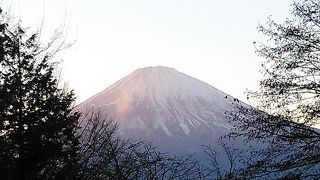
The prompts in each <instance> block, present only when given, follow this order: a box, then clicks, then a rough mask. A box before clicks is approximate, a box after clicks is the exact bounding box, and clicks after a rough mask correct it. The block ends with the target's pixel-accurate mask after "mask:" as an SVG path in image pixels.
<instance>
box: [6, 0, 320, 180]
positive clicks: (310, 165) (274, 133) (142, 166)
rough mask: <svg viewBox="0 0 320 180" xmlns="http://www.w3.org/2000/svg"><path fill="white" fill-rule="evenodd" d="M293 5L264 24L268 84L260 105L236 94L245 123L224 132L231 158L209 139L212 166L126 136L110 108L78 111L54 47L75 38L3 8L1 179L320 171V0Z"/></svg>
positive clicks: (235, 117)
mask: <svg viewBox="0 0 320 180" xmlns="http://www.w3.org/2000/svg"><path fill="white" fill-rule="evenodd" d="M291 13H292V16H293V18H292V19H287V20H286V21H284V22H282V23H277V22H275V21H273V20H271V19H270V20H269V21H268V24H267V25H266V26H262V25H261V26H259V27H258V29H259V32H261V33H262V34H264V35H265V36H266V37H268V38H269V41H268V42H266V43H264V44H262V43H261V44H260V43H254V44H255V47H256V51H257V54H258V55H260V56H262V57H263V58H265V61H264V62H263V63H262V70H261V71H262V73H263V79H262V80H261V81H260V89H259V91H255V92H248V98H250V99H253V100H255V101H256V102H258V104H257V108H252V107H250V106H247V105H244V104H243V103H240V102H239V101H237V100H236V101H234V102H235V106H237V107H238V108H237V109H236V110H234V111H232V112H227V113H226V114H227V115H228V116H229V117H230V119H231V120H232V121H234V122H235V123H233V124H235V128H234V130H235V131H234V132H232V133H230V134H229V135H227V136H225V137H221V141H220V146H221V147H222V149H223V153H224V155H225V156H226V157H227V161H228V162H219V156H220V155H219V153H217V150H216V149H217V147H211V146H207V147H205V148H204V151H205V152H206V153H207V155H208V160H209V161H210V162H211V166H209V167H207V166H202V165H200V164H199V162H197V161H196V160H194V158H193V157H192V156H188V157H179V156H174V155H170V154H165V153H161V152H159V151H158V150H157V149H156V148H155V147H154V146H153V145H152V144H150V143H148V142H144V141H132V140H124V139H121V138H120V137H119V136H118V135H117V124H115V123H114V122H112V121H111V120H110V118H109V117H108V116H105V115H104V114H101V113H100V112H94V111H89V112H86V113H82V114H81V113H79V112H76V111H75V110H74V100H75V95H74V93H73V91H69V90H68V89H66V88H65V87H64V86H63V85H62V84H61V83H60V82H59V79H58V78H57V76H56V75H55V73H56V62H54V60H53V57H54V55H56V54H57V53H59V52H60V51H62V50H64V49H65V48H68V47H69V44H67V43H65V42H64V40H63V39H64V37H63V33H60V32H58V33H56V34H54V35H53V36H52V38H51V40H50V41H49V42H47V43H43V42H41V41H40V34H41V32H35V33H30V32H28V31H27V28H24V27H22V26H21V25H20V23H19V22H14V18H11V17H10V16H9V15H8V14H7V13H4V12H2V11H0V179H1V180H2V179H3V180H6V179H19V180H24V179H28V180H29V179H30V180H31V179H72V180H73V179H89V180H90V179H319V178H320V131H319V129H317V128H315V127H314V126H315V125H317V124H319V122H320V120H319V118H320V33H319V32H320V18H319V17H320V1H319V0H300V1H296V2H293V4H292V11H291ZM229 138H232V139H235V140H241V141H244V143H247V144H248V149H246V150H240V149H237V148H235V147H232V146H231V147H229V146H228V145H227V144H226V143H224V140H225V139H229ZM255 143H256V144H259V145H261V146H259V147H258V148H257V147H255V146H251V145H253V144H255ZM222 164H224V166H221V165H222Z"/></svg>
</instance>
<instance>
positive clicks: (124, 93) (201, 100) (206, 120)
mask: <svg viewBox="0 0 320 180" xmlns="http://www.w3.org/2000/svg"><path fill="white" fill-rule="evenodd" d="M226 97H229V95H227V94H226V93H224V92H222V91H219V90H218V89H216V88H214V87H212V86H210V85H208V84H206V83H204V82H202V81H200V80H197V79H195V78H193V77H190V76H188V75H186V74H183V73H181V72H179V71H177V70H175V69H173V68H168V67H162V66H157V67H146V68H141V69H137V70H135V71H134V72H132V73H131V74H129V75H128V76H126V77H124V78H122V79H121V80H119V81H118V82H116V83H115V84H113V85H111V86H110V87H108V88H106V89H105V90H103V91H102V92H100V93H98V94H96V95H94V96H93V97H91V98H89V99H88V100H86V101H84V102H83V103H81V104H79V105H78V106H77V109H79V110H81V111H86V110H88V109H91V108H95V109H99V110H100V111H102V112H103V113H107V114H109V115H110V116H111V117H112V119H113V120H115V121H116V122H118V123H119V133H120V135H121V136H122V137H125V138H138V139H142V140H148V141H153V143H154V144H155V145H156V146H158V147H159V148H160V149H161V150H163V151H167V152H178V153H193V152H199V151H202V150H201V148H200V145H208V144H215V143H216V140H217V139H218V138H219V137H220V136H221V135H224V134H226V133H228V132H230V129H231V125H230V123H229V122H228V118H227V117H226V115H225V112H226V111H230V110H232V108H233V105H232V102H231V101H230V98H226ZM231 99H232V98H231Z"/></svg>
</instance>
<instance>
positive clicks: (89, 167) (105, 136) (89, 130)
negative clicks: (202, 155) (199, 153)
mask: <svg viewBox="0 0 320 180" xmlns="http://www.w3.org/2000/svg"><path fill="white" fill-rule="evenodd" d="M80 124H81V127H82V128H81V129H80V130H79V131H78V133H79V137H81V138H80V142H81V149H80V153H79V156H80V160H79V164H80V167H81V169H80V171H79V172H80V173H79V177H81V178H82V179H89V180H90V179H204V178H206V177H207V176H208V175H209V172H208V171H206V170H205V169H202V168H201V167H200V165H199V163H198V162H197V161H194V160H192V157H178V156H172V155H169V154H165V153H161V152H159V151H158V150H157V149H156V148H155V147H154V146H153V145H152V144H151V143H149V142H144V141H141V140H135V141H133V140H124V139H122V138H120V137H119V134H118V133H117V124H116V123H114V122H113V121H112V120H111V118H109V117H108V116H106V115H103V114H102V113H100V112H99V111H94V110H92V111H88V112H86V113H84V114H83V116H82V118H81V120H80Z"/></svg>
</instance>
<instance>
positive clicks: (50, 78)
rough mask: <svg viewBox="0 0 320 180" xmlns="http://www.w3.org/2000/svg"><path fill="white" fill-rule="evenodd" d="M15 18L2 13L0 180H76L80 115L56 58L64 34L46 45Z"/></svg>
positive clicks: (0, 40) (37, 35)
mask: <svg viewBox="0 0 320 180" xmlns="http://www.w3.org/2000/svg"><path fill="white" fill-rule="evenodd" d="M8 19H9V20H10V22H11V23H8V22H9V21H8ZM12 21H13V19H12V18H10V17H8V16H7V15H6V14H4V13H3V12H2V11H0V147H1V148H0V179H21V180H23V179H74V176H73V168H74V164H75V162H76V161H77V150H78V144H79V142H78V138H77V137H76V136H75V131H76V130H77V121H78V118H79V115H78V114H77V113H74V114H72V113H71V110H72V103H73V101H74V94H73V92H72V91H67V90H65V89H64V88H61V87H59V81H58V79H57V77H56V76H55V75H54V72H55V63H51V62H50V59H51V58H52V57H53V56H54V55H55V54H56V53H57V52H59V51H60V50H62V49H63V48H64V47H66V46H65V44H64V43H61V42H60V41H59V40H60V38H61V33H56V34H55V35H54V36H53V38H52V40H51V41H50V42H49V43H48V44H43V43H41V42H40V37H39V32H37V33H34V34H30V33H28V32H27V31H26V30H25V29H24V28H23V27H22V26H21V25H20V24H19V23H17V24H14V23H13V22H12Z"/></svg>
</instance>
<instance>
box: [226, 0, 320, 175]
mask: <svg viewBox="0 0 320 180" xmlns="http://www.w3.org/2000/svg"><path fill="white" fill-rule="evenodd" d="M292 7H293V9H292V11H291V13H292V16H293V18H292V19H287V20H286V21H284V22H283V23H276V22H275V21H273V20H271V19H269V21H268V26H262V25H260V26H259V27H258V29H259V31H260V32H261V33H262V34H264V35H265V36H266V37H268V38H269V40H268V41H267V43H264V44H258V45H257V43H255V44H256V45H257V46H256V47H257V50H256V51H257V53H258V54H259V55H260V56H261V57H263V58H265V61H264V62H263V63H262V67H263V68H262V73H263V75H264V78H263V79H262V80H261V81H260V90H259V91H255V92H249V97H250V98H252V99H254V100H256V101H257V102H258V103H259V104H258V105H259V106H258V109H255V108H250V107H248V106H246V105H243V104H241V103H238V107H239V111H238V112H233V113H232V114H231V115H232V118H233V119H234V120H235V121H237V122H238V125H237V128H238V129H239V130H241V132H238V133H233V134H231V135H230V136H238V137H239V136H244V137H247V138H248V139H247V141H251V140H253V141H259V142H262V143H264V148H260V149H256V150H254V151H252V155H253V156H255V157H258V159H257V161H255V162H248V163H247V168H246V169H245V170H243V175H246V176H248V177H251V178H252V177H273V178H294V179H299V178H301V179H305V178H309V179H319V178H320V131H319V129H316V128H315V127H314V126H315V125H317V124H319V123H320V119H319V118H320V33H319V32H320V18H319V17H320V1H319V0H300V1H297V2H294V3H293V4H292Z"/></svg>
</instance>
